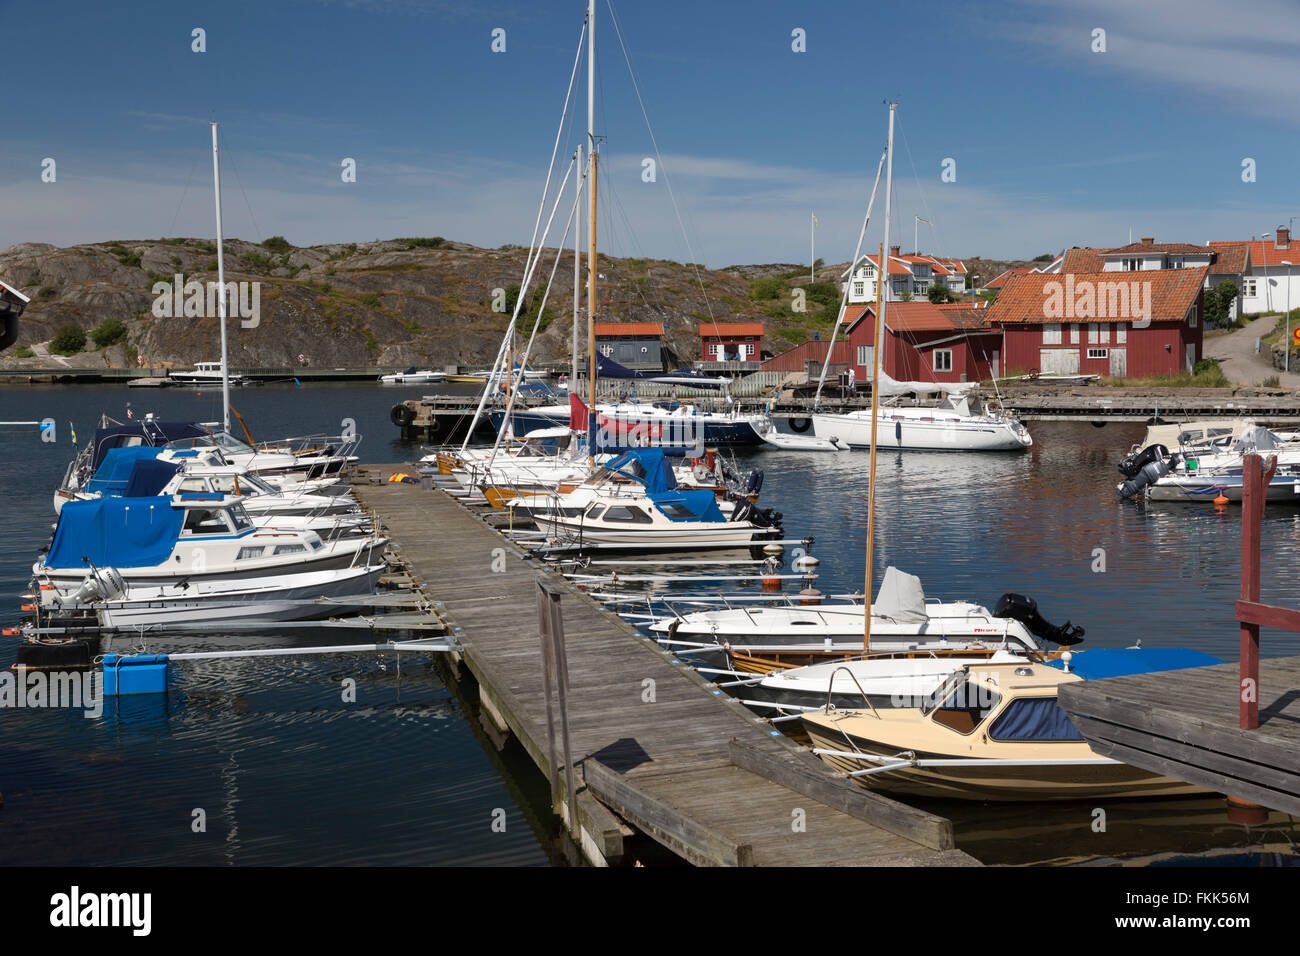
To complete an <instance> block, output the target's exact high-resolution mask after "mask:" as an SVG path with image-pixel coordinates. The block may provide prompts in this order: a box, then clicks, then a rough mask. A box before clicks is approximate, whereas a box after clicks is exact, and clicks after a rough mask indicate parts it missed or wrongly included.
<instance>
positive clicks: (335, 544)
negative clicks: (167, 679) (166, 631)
mask: <svg viewBox="0 0 1300 956" xmlns="http://www.w3.org/2000/svg"><path fill="white" fill-rule="evenodd" d="M243 502H244V499H243V498H242V497H241V496H237V495H216V494H178V495H173V496H172V497H170V498H164V497H158V496H153V497H145V498H128V497H120V498H98V499H95V500H93V501H69V502H67V503H66V504H65V505H64V506H63V509H62V511H61V512H60V513H59V521H58V524H57V525H56V527H55V531H54V537H53V540H52V542H51V544H50V547H49V550H48V551H47V552H45V553H44V554H43V555H42V556H41V558H40V559H39V560H38V561H37V562H36V564H35V565H34V566H33V568H32V573H33V575H34V576H35V578H36V580H37V583H38V584H39V585H40V596H41V603H43V604H45V603H52V602H57V601H58V600H60V599H62V598H64V597H66V596H68V595H71V594H75V593H76V592H77V591H78V589H79V588H80V587H81V586H82V585H83V584H84V583H85V582H86V581H87V580H88V577H90V576H92V575H93V572H94V570H95V569H96V568H100V569H103V568H113V569H115V570H116V572H117V573H118V574H120V575H121V577H122V579H123V581H124V582H125V583H126V584H127V585H128V586H140V585H150V586H163V585H172V584H175V583H176V582H178V581H182V580H183V581H194V582H203V581H232V580H238V579H241V578H262V577H266V576H268V575H277V576H292V575H295V574H300V573H303V572H308V571H329V570H336V569H339V568H349V567H363V566H369V565H373V564H378V563H380V562H381V561H382V555H383V552H384V548H385V547H386V545H387V543H388V542H387V539H385V538H382V537H379V536H378V535H375V536H372V537H368V538H357V537H336V538H332V539H330V540H323V539H322V538H321V536H320V535H319V534H317V533H316V532H314V531H308V530H291V529H287V528H259V527H257V526H256V525H255V524H254V523H253V521H252V519H251V518H249V516H248V512H247V511H246V510H245V508H244V504H243Z"/></svg>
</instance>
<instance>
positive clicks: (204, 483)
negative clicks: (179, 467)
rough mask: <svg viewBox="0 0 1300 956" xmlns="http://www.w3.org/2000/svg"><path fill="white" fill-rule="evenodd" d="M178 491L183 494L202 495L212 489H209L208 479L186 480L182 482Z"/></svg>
mask: <svg viewBox="0 0 1300 956" xmlns="http://www.w3.org/2000/svg"><path fill="white" fill-rule="evenodd" d="M178 490H179V491H180V492H181V493H182V494H195V493H198V494H202V493H203V492H205V491H211V490H212V489H211V488H209V487H208V479H206V478H186V479H184V480H183V481H182V482H181V486H180V488H179V489H178Z"/></svg>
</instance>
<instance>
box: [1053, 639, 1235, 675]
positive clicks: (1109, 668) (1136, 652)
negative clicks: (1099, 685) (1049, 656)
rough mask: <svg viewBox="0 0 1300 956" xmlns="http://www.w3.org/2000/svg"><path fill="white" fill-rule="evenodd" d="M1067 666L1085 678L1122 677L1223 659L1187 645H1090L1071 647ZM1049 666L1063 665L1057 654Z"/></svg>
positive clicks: (1205, 663) (1204, 664)
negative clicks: (1080, 647)
mask: <svg viewBox="0 0 1300 956" xmlns="http://www.w3.org/2000/svg"><path fill="white" fill-rule="evenodd" d="M1072 658H1073V659H1072V660H1071V661H1070V670H1071V671H1073V672H1074V673H1076V674H1078V675H1079V676H1080V677H1082V678H1083V679H1084V680H1100V679H1101V678H1103V677H1125V676H1127V675H1129V674H1152V673H1155V672H1157V671H1172V670H1178V669H1179V668H1183V667H1209V666H1210V665H1211V664H1222V663H1223V661H1221V660H1219V659H1218V658H1217V657H1211V656H1210V655H1209V654H1202V653H1201V652H1200V651H1194V650H1191V649H1190V648H1186V647H1125V648H1110V647H1090V648H1088V649H1087V650H1084V651H1074V652H1073V655H1072ZM1048 666H1050V667H1058V668H1059V667H1063V666H1064V665H1063V662H1062V661H1061V660H1060V659H1059V658H1058V659H1057V660H1054V661H1048Z"/></svg>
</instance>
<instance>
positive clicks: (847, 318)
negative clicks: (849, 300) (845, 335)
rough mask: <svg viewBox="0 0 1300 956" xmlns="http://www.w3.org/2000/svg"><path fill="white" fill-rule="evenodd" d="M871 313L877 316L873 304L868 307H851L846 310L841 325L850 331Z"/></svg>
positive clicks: (841, 318) (841, 317)
mask: <svg viewBox="0 0 1300 956" xmlns="http://www.w3.org/2000/svg"><path fill="white" fill-rule="evenodd" d="M868 312H870V313H871V314H872V315H875V314H876V313H875V306H874V304H872V303H868V304H867V305H850V306H848V307H846V308H845V309H844V314H843V315H841V316H840V324H841V325H847V326H848V327H849V328H850V329H852V328H853V326H855V325H857V324H858V320H859V319H861V318H862V317H863V316H864V315H866V314H867V313H868Z"/></svg>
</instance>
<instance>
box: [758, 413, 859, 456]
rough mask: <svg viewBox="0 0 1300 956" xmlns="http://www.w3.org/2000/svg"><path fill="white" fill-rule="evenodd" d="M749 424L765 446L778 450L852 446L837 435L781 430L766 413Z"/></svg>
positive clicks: (837, 448) (810, 449)
mask: <svg viewBox="0 0 1300 956" xmlns="http://www.w3.org/2000/svg"><path fill="white" fill-rule="evenodd" d="M750 425H751V427H753V429H754V432H755V434H757V435H758V437H759V438H760V439H762V441H763V444H764V445H765V446H770V447H772V448H775V449H777V450H778V451H849V450H850V448H851V447H852V446H851V445H849V443H848V442H846V441H844V440H843V439H842V438H839V437H838V436H833V437H830V438H819V437H818V436H817V435H815V434H813V435H796V434H794V433H793V432H783V431H781V430H780V429H778V428H777V427H776V423H775V422H774V421H772V419H771V418H770V417H769V416H766V415H765V416H762V417H761V418H759V419H758V420H757V421H753V422H751V423H750Z"/></svg>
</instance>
